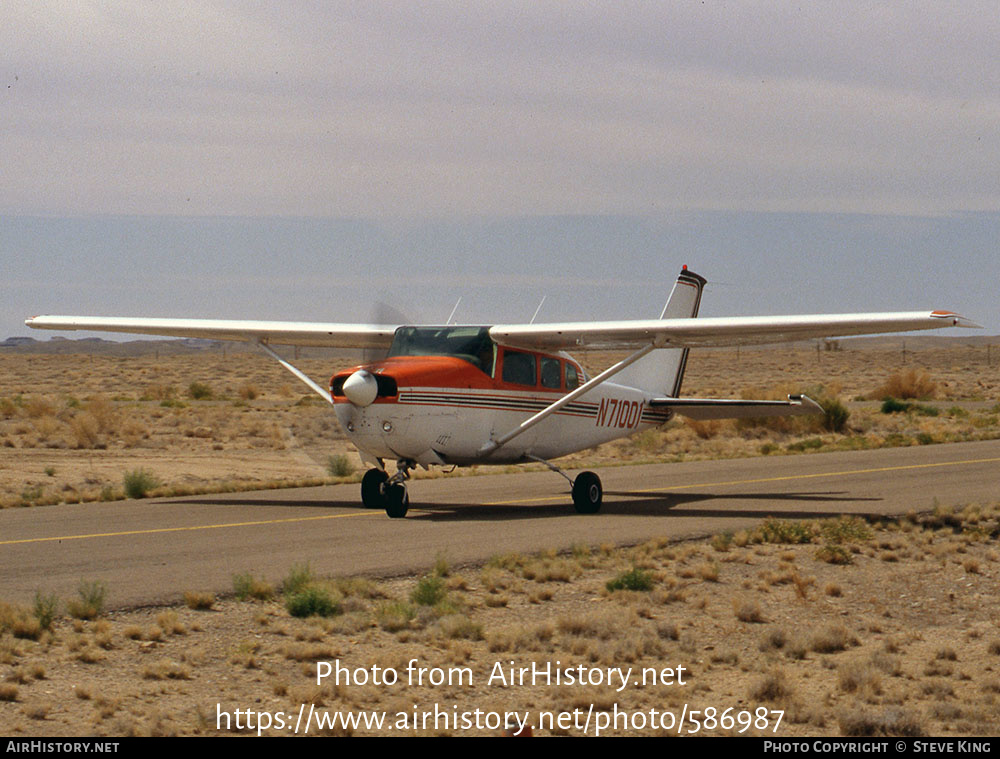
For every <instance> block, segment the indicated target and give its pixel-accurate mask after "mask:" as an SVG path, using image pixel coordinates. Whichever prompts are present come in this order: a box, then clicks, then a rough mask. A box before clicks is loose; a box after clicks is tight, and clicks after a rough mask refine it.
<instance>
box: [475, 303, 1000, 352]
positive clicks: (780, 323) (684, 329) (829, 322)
mask: <svg viewBox="0 0 1000 759" xmlns="http://www.w3.org/2000/svg"><path fill="white" fill-rule="evenodd" d="M941 327H975V328H980V329H981V326H980V325H979V324H976V323H975V322H972V321H970V320H968V319H966V318H965V317H963V316H959V315H958V314H956V313H954V312H952V311H906V312H895V313H873V314H820V315H808V316H734V317H721V318H720V317H715V318H701V317H699V318H697V319H649V320H643V321H611V322H566V323H562V324H498V325H496V326H494V327H492V328H491V329H490V336H491V337H492V338H493V339H494V340H496V341H497V342H499V343H503V344H504V345H509V346H512V347H517V348H525V349H533V350H543V351H556V350H573V349H575V350H616V349H617V350H620V349H629V348H639V347H642V346H643V345H649V344H651V343H653V344H656V346H657V347H661V348H718V347H724V346H731V345H754V344H765V343H777V342H790V341H795V340H807V339H812V338H821V337H848V336H851V335H868V334H876V333H884V332H910V331H915V330H924V329H939V328H941Z"/></svg>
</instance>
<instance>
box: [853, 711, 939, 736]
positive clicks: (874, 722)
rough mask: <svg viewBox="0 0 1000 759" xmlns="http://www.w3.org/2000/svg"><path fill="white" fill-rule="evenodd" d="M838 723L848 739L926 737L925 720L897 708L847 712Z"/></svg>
mask: <svg viewBox="0 0 1000 759" xmlns="http://www.w3.org/2000/svg"><path fill="white" fill-rule="evenodd" d="M837 722H838V723H839V725H840V731H841V734H842V735H844V736H845V737H848V738H873V737H877V736H901V737H919V736H922V735H926V733H925V732H924V727H923V720H922V719H921V718H920V717H919V716H918V715H916V714H914V713H912V712H910V711H907V710H904V709H901V708H900V707H895V706H886V707H882V708H881V709H860V710H850V711H845V712H843V713H842V714H841V715H840V716H839V717H838V718H837Z"/></svg>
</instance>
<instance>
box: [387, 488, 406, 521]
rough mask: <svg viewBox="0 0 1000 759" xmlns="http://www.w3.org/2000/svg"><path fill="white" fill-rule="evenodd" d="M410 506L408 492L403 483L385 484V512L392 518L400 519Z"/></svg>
mask: <svg viewBox="0 0 1000 759" xmlns="http://www.w3.org/2000/svg"><path fill="white" fill-rule="evenodd" d="M409 508H410V494H409V493H407V492H406V487H405V486H404V485H398V484H397V485H387V486H386V488H385V513H386V514H388V515H389V516H390V517H391V518H393V519H402V518H403V517H405V516H406V512H407V510H408V509H409Z"/></svg>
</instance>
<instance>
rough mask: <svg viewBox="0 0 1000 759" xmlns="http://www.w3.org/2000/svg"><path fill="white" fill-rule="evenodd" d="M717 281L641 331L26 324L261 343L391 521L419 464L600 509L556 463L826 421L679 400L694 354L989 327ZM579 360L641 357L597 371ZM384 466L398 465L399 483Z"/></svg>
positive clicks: (585, 481)
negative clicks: (729, 423)
mask: <svg viewBox="0 0 1000 759" xmlns="http://www.w3.org/2000/svg"><path fill="white" fill-rule="evenodd" d="M706 282H707V281H706V280H705V279H704V278H703V277H701V276H699V275H698V274H695V273H694V272H692V271H690V270H688V268H687V266H685V267H684V268H683V269H682V270H681V272H680V275H679V276H678V277H677V280H676V282H675V283H674V286H673V288H672V290H671V291H670V295H669V297H668V299H667V302H666V305H665V306H664V307H663V311H662V312H661V314H660V317H659V318H658V319H649V320H635V321H602V322H566V323H550V324H534V323H528V324H494V325H482V324H444V325H409V324H402V325H374V324H339V323H317V322H270V321H245V320H237V321H232V320H218V319H175V318H169V319H161V318H147V317H141V318H132V317H88V316H35V317H32V318H30V319H27V320H26V321H25V324H26V325H27V326H29V327H31V328H33V329H53V330H87V331H106V332H121V333H132V334H146V335H163V336H170V337H198V338H207V339H213V340H233V341H241V342H247V343H251V344H255V345H256V346H257V347H259V348H260V349H261V350H262V351H263V352H265V353H266V354H268V355H269V356H271V357H272V358H274V359H275V360H276V361H278V362H279V363H280V364H281V365H282V366H283V367H285V368H286V369H287V370H288V371H290V372H291V373H292V374H294V375H295V376H296V377H297V378H298V379H300V380H301V381H302V382H304V383H305V384H306V385H308V386H309V387H310V388H311V389H312V390H313V391H314V392H315V393H317V394H318V395H319V396H320V397H322V398H323V399H324V400H325V401H326V402H328V403H330V404H332V405H333V408H334V412H335V413H336V415H337V418H338V420H339V421H340V424H341V426H342V427H343V428H344V430H345V431H346V433H347V436H348V438H349V439H350V440H351V442H352V443H353V444H354V445H355V447H356V448H357V450H358V452H359V454H360V456H361V459H362V461H363V462H364V463H365V464H366V465H367V466H368V467H369V468H368V470H367V471H366V472H365V474H364V476H363V478H362V480H361V501H362V504H363V505H364V506H365V507H366V508H373V509H374V508H379V509H384V510H385V512H386V514H387V515H388V516H389V517H392V518H401V517H405V516H406V513H407V510H408V508H409V495H408V493H407V488H406V483H407V481H408V480H409V479H410V472H411V471H413V470H414V469H415V468H416V467H417V466H420V467H423V468H425V469H428V468H430V467H431V466H463V467H464V466H473V465H477V464H514V463H526V462H539V463H541V464H544V465H545V466H547V467H548V468H549V469H551V470H552V471H554V472H557V473H558V474H561V475H562V476H563V477H565V478H566V479H567V480H568V481H569V483H570V486H571V492H572V500H573V504H574V507H575V509H576V511H577V512H578V513H581V514H594V513H596V512H598V511H599V510H600V508H601V505H602V502H603V487H602V485H601V480H600V477H598V476H597V474H595V473H594V472H590V471H585V472H581V473H580V474H577V475H576V477H570V476H569V475H568V474H566V473H565V472H564V471H563V470H562V469H560V468H559V467H558V466H556V465H555V464H553V463H551V461H552V459H558V458H559V457H561V456H565V455H567V454H570V453H574V452H576V451H581V450H585V449H587V448H592V447H594V446H596V445H600V444H601V443H606V442H608V441H611V440H615V439H617V438H621V437H627V436H630V435H633V434H635V433H638V432H640V431H642V430H646V429H650V428H652V427H658V426H660V425H663V424H665V423H666V422H668V421H670V420H671V419H672V418H674V416H675V415H678V414H679V415H682V416H686V417H689V418H692V419H699V420H700V419H725V418H743V417H752V416H786V415H795V414H813V413H822V408H821V407H820V406H819V404H817V403H816V402H815V401H814V400H812V399H811V398H808V397H806V396H804V395H791V396H788V399H787V400H784V401H775V400H743V399H714V398H684V397H681V394H680V391H681V383H682V381H683V379H684V369H685V366H686V364H687V358H688V351H689V350H690V349H691V348H698V347H722V346H738V345H750V344H769V343H776V342H780V341H796V340H805V339H813V338H829V337H844V336H850V335H862V334H875V333H885V332H909V331H914V330H926V329H938V328H942V327H976V328H978V327H980V325H978V324H975V323H974V322H971V321H970V320H968V319H966V318H964V317H962V316H959V315H958V314H956V313H954V312H952V311H910V312H889V313H867V314H828V315H806V316H749V317H728V318H697V317H698V310H699V306H700V304H701V297H702V292H703V291H704V288H705V285H706ZM449 321H450V318H449ZM272 345H294V346H327V347H339V348H362V349H367V350H380V351H382V352H383V353H384V356H383V357H381V358H377V359H374V360H366V361H364V362H363V363H362V364H359V365H357V366H354V367H352V368H350V369H347V370H345V371H340V372H337V373H336V374H334V375H333V377H332V378H331V379H330V383H329V386H328V387H326V388H324V387H321V386H320V385H319V384H317V383H316V382H314V381H313V380H312V379H311V378H310V377H308V376H307V375H306V374H304V373H303V372H302V371H300V370H299V369H298V368H296V367H295V366H293V365H292V364H290V363H289V362H288V361H286V360H285V359H283V358H282V357H281V356H280V355H279V354H278V353H276V352H275V351H274V349H273V348H272V347H271V346H272ZM568 350H616V351H622V350H628V351H631V352H630V353H629V354H628V355H627V356H626V357H625V358H623V359H622V360H620V361H618V362H616V363H615V364H613V365H612V366H610V367H608V368H607V369H605V370H604V371H602V372H600V373H599V374H597V375H595V376H593V377H591V376H589V375H588V374H587V372H586V371H585V370H584V368H583V366H582V365H581V364H580V363H579V362H578V361H577V360H576V359H574V358H573V357H572V356H571V355H570V354H569V353H567V351H568ZM612 379H613V380H614V381H613V382H612ZM387 460H393V461H395V463H396V469H395V472H393V473H392V474H391V475H390V474H389V472H388V471H387V470H386V465H385V463H386V461H387Z"/></svg>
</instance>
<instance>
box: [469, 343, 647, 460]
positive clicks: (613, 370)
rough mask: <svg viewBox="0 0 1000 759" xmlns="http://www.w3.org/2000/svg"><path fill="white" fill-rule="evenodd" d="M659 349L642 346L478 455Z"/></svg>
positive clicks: (525, 421)
mask: <svg viewBox="0 0 1000 759" xmlns="http://www.w3.org/2000/svg"><path fill="white" fill-rule="evenodd" d="M659 347H661V346H660V345H658V344H657V343H656V342H652V343H649V345H646V346H643V347H642V348H640V349H639V350H637V351H636V352H635V353H633V354H631V355H630V356H628V357H626V358H623V359H622V360H621V361H619V362H618V363H617V364H614V365H613V366H609V367H608V368H607V369H605V370H604V371H603V372H601V373H600V374H598V375H597V376H596V377H594V378H593V379H591V380H588V381H587V382H584V383H583V384H582V385H580V387H578V388H577V389H576V390H574V391H573V392H571V393H567V394H566V395H564V396H563V397H562V398H560V399H559V400H557V401H555V402H554V403H550V404H549V405H548V406H546V407H545V408H543V409H542V410H541V411H539V412H538V413H537V414H535V415H534V416H532V417H530V418H528V419H525V420H524V421H523V422H521V424H520V425H519V426H518V427H515V428H514V429H512V430H511V431H510V432H508V433H506V434H505V435H501V436H500V437H498V438H497V439H496V440H491V441H490V442H488V443H487V444H486V445H484V446H483V447H482V448H480V449H479V453H480V455H483V456H486V455H488V454H490V453H493V451H495V450H497V448H500V447H501V446H503V445H506V444H507V443H509V442H510V441H511V440H513V439H514V438H516V437H517V436H518V435H520V434H521V433H522V432H527V431H528V430H530V429H531V428H532V427H534V426H535V425H536V424H538V423H539V422H540V421H542V420H543V419H545V418H546V417H549V416H551V415H552V414H554V413H555V412H557V411H558V410H559V409H561V408H562V407H563V406H565V405H566V404H568V403H572V402H573V401H575V400H576V399H577V398H579V397H580V396H581V395H583V394H584V393H586V392H589V391H590V390H593V389H594V388H595V387H597V386H598V385H600V384H601V383H602V382H604V381H605V380H607V379H608V378H609V377H613V376H614V375H616V374H618V372H620V371H621V370H622V369H624V368H625V367H627V366H631V365H632V364H634V363H635V362H636V361H638V360H639V359H640V358H642V357H643V356H645V355H646V354H647V353H649V352H650V351H652V350H656V349H657V348H659Z"/></svg>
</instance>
